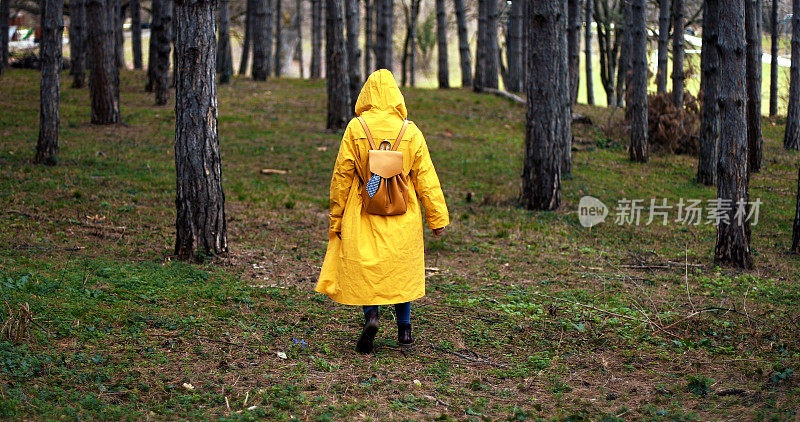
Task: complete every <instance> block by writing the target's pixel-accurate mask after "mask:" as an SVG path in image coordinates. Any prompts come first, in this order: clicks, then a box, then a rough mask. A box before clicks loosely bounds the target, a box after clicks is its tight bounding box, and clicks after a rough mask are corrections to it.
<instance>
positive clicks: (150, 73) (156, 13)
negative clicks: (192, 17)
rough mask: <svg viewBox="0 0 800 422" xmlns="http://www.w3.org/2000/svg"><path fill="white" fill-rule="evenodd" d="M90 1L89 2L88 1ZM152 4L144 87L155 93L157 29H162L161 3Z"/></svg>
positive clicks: (155, 0) (152, 2)
mask: <svg viewBox="0 0 800 422" xmlns="http://www.w3.org/2000/svg"><path fill="white" fill-rule="evenodd" d="M86 1H88V0H86ZM162 1H163V0H151V2H150V42H149V45H150V48H149V49H148V52H147V82H146V84H145V86H144V90H145V91H146V92H153V91H154V90H155V86H156V67H157V66H158V64H157V62H158V42H157V41H156V38H157V37H156V28H160V27H161V22H160V19H161V2H162Z"/></svg>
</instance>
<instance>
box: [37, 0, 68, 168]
mask: <svg viewBox="0 0 800 422" xmlns="http://www.w3.org/2000/svg"><path fill="white" fill-rule="evenodd" d="M42 9H43V10H42V22H41V24H42V39H41V41H40V43H39V47H40V50H41V58H42V81H41V86H40V94H41V95H40V97H39V99H40V101H39V103H40V108H39V140H38V142H37V143H36V156H35V157H34V159H33V162H34V163H38V164H45V165H50V166H52V165H55V164H57V163H58V125H59V123H60V122H61V118H60V115H59V112H58V104H59V93H60V89H61V77H60V74H61V36H62V34H63V31H64V21H63V15H64V0H45V1H44V2H43V4H42Z"/></svg>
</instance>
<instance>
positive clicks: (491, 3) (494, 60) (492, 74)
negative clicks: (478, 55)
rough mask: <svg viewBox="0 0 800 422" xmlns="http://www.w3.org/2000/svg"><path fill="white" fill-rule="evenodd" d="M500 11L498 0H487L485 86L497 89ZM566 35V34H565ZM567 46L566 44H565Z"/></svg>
mask: <svg viewBox="0 0 800 422" xmlns="http://www.w3.org/2000/svg"><path fill="white" fill-rule="evenodd" d="M498 18H499V13H498V9H497V0H486V42H487V50H486V72H485V73H484V77H485V80H484V87H486V88H492V89H497V88H499V86H500V84H499V81H498V78H499V75H500V46H499V45H498V41H497V28H498V27H499V26H500V22H499V21H498ZM564 35H565V36H566V34H564ZM565 47H566V46H565Z"/></svg>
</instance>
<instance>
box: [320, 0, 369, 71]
mask: <svg viewBox="0 0 800 422" xmlns="http://www.w3.org/2000/svg"><path fill="white" fill-rule="evenodd" d="M376 1H380V0H376ZM321 77H322V0H311V78H312V79H319V78H321Z"/></svg>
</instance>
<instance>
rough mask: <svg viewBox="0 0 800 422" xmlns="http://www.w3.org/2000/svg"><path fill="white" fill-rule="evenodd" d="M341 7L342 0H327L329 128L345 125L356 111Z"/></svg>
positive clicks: (333, 128) (326, 48) (326, 39)
mask: <svg viewBox="0 0 800 422" xmlns="http://www.w3.org/2000/svg"><path fill="white" fill-rule="evenodd" d="M342 8H343V4H342V0H325V64H326V69H325V76H326V80H327V84H328V123H327V128H328V129H330V130H340V129H344V128H345V127H347V123H348V122H349V121H350V116H352V115H353V111H352V110H353V109H351V108H350V84H349V82H348V77H347V76H348V71H347V49H346V46H345V39H344V19H343V17H342Z"/></svg>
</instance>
